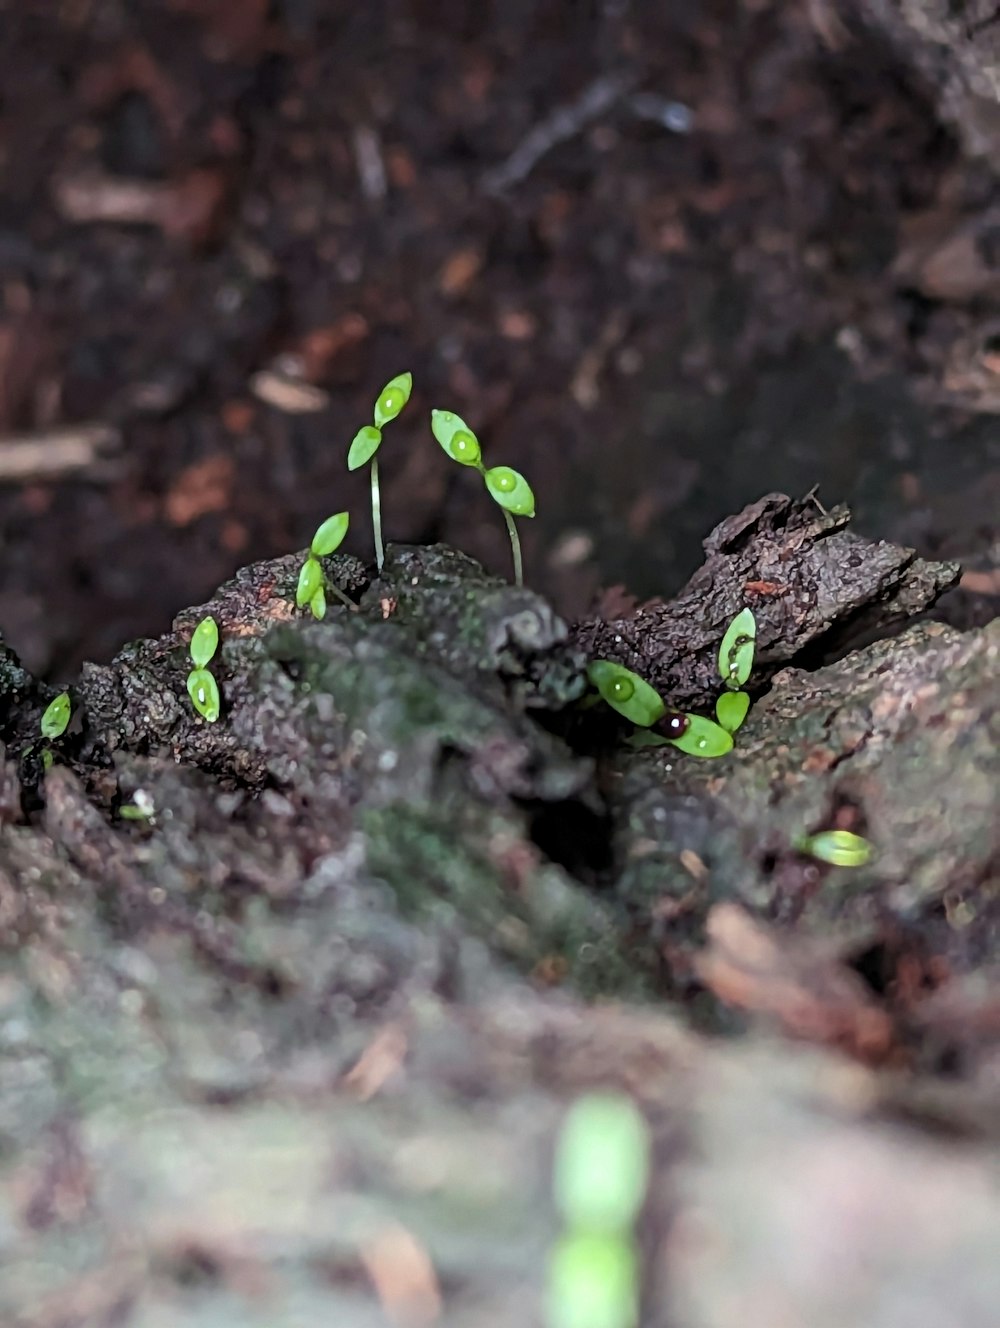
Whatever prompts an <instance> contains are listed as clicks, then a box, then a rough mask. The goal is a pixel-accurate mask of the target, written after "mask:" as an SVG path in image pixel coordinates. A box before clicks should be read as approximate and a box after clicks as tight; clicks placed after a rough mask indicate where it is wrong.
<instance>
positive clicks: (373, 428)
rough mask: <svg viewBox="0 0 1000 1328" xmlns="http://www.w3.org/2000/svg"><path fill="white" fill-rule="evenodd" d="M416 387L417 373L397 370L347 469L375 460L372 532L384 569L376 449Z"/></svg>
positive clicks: (378, 560)
mask: <svg viewBox="0 0 1000 1328" xmlns="http://www.w3.org/2000/svg"><path fill="white" fill-rule="evenodd" d="M412 390H413V375H412V374H410V373H402V374H397V376H396V377H395V378H391V379H390V380H389V382H388V383H386V385H385V387H383V389H382V391H381V392H380V393H379V394H378V399H377V400H376V402H375V409H374V420H375V423H374V424H366V425H364V426H363V427H362V428H360V429H359V430H358V432H357V433H356V434H355V435H354V440H353V441H352V443H351V447H350V450H349V451H348V453H347V469H348V470H358V469H359V468H360V467H361V466H364V465H366V464H367V463H368V462H369V461H370V462H371V486H372V534H373V535H374V539H375V561H376V563H377V564H378V570H379V571H380V572H381V570H382V564H383V563H384V562H385V548H384V546H383V543H382V494H381V491H380V489H379V482H378V457H377V456H376V453H377V452H378V449H379V448H380V447H381V445H382V428H383V426H384V425H386V424H388V423H389V422H390V420H394V419H395V418H396V416H397V415H398V414H399V412H400V411H401V410H402V409H403V407H404V406H405V405H406V403H407V402H408V401H409V399H410V393H411V391H412Z"/></svg>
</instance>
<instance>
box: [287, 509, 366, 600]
mask: <svg viewBox="0 0 1000 1328" xmlns="http://www.w3.org/2000/svg"><path fill="white" fill-rule="evenodd" d="M350 520H351V518H350V516H349V515H348V514H347V513H346V512H336V513H334V515H333V516H328V517H327V519H326V520H325V521H324V522H323V523H322V525H321V526H319V528H318V529H317V531H316V534H315V535H314V536H313V537H312V543H311V544H310V545H309V556H308V557H307V558H306V560H305V562H304V563H303V564H302V567H301V570H300V571H299V583H298V585H297V586H296V588H295V603H296V604H297V605H298V606H299V608H300V609H304V608H305V607H306V605H308V606H309V610H310V612H311V613H312V616H313V617H314V618H325V617H326V592H327V590H330V591H332V593H333V594H334V595H336V596H337V598H338V599H339V600H340V601H341V603H343V604H346V605H347V607H348V608H349V609H350V610H351V611H352V612H357V607H358V606H357V605H356V604H355V603H354V602H353V600H351V599H349V598H348V597H347V595H345V594H344V592H343V591H342V590H341V588H340V587H339V586H338V585H334V583H333V582H332V581H331V582H329V583H328V582H327V579H326V577H325V576H324V574H323V565H322V563H321V562H320V561H319V560H320V558H327V557H329V555H330V554H331V553H334V552H335V551H336V550H337V549H339V548H340V546H341V544H343V542H344V536H345V535H346V534H347V527H348V526H349V524H350Z"/></svg>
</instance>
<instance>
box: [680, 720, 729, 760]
mask: <svg viewBox="0 0 1000 1328" xmlns="http://www.w3.org/2000/svg"><path fill="white" fill-rule="evenodd" d="M687 721H688V726H687V728H686V729H685V730H684V732H683V733H682V734H681V735H680V737H678V738H668V739H667V741H668V742H669V743H670V744H671V745H672V746H674V747H677V748H678V749H679V750H680V751H682V752H687V754H688V756H703V757H711V756H725V755H726V753H727V752H731V751H732V750H733V735H732V734H731V733H727V732H726V730H725V729H724V728H720V726H719V725H718V724H716V723H715V722H714V721H713V720H711V719H706V718H705V717H704V715H688V716H687Z"/></svg>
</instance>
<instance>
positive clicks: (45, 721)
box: [39, 692, 73, 742]
mask: <svg viewBox="0 0 1000 1328" xmlns="http://www.w3.org/2000/svg"><path fill="white" fill-rule="evenodd" d="M72 711H73V706H72V703H71V702H70V699H69V692H60V693H59V695H58V696H57V697H56V698H55V700H54V701H50V702H49V704H48V705H47V706H46V707H45V713H44V714H43V715H42V718H41V722H40V724H39V728H40V730H41V734H42V737H43V738H48V740H49V741H50V742H51V741H53V740H54V739H55V738H61V737H62V735H63V734H64V733H65V732H66V726H67V724H68V723H69V717H70V715H71V714H72Z"/></svg>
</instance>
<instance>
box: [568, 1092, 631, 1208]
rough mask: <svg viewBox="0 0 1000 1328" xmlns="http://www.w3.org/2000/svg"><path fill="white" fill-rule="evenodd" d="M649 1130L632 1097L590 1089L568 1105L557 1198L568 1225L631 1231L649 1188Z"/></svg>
mask: <svg viewBox="0 0 1000 1328" xmlns="http://www.w3.org/2000/svg"><path fill="white" fill-rule="evenodd" d="M648 1172H649V1130H648V1128H647V1126H646V1122H645V1120H644V1119H643V1117H642V1115H641V1114H640V1112H639V1110H638V1109H637V1108H636V1106H635V1105H634V1104H633V1103H632V1101H631V1100H630V1099H629V1098H626V1097H620V1096H618V1095H615V1094H610V1093H591V1094H587V1095H586V1096H585V1097H582V1098H580V1099H579V1100H578V1101H577V1102H576V1103H575V1104H574V1106H573V1107H572V1109H571V1110H570V1113H569V1115H568V1116H567V1118H566V1123H565V1124H564V1126H563V1128H562V1132H561V1134H560V1136H559V1145H558V1149H557V1152H556V1160H555V1175H554V1181H553V1184H554V1190H555V1201H556V1204H557V1206H558V1207H559V1209H560V1211H561V1212H562V1215H563V1217H564V1219H565V1220H566V1222H567V1224H568V1225H570V1226H576V1227H586V1228H587V1229H588V1230H590V1231H621V1230H623V1229H625V1230H627V1229H628V1228H629V1227H630V1226H631V1225H632V1223H633V1222H634V1220H635V1218H636V1215H637V1214H638V1212H639V1209H640V1207H641V1206H642V1201H643V1198H644V1196H645V1193H646V1185H647V1181H648Z"/></svg>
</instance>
